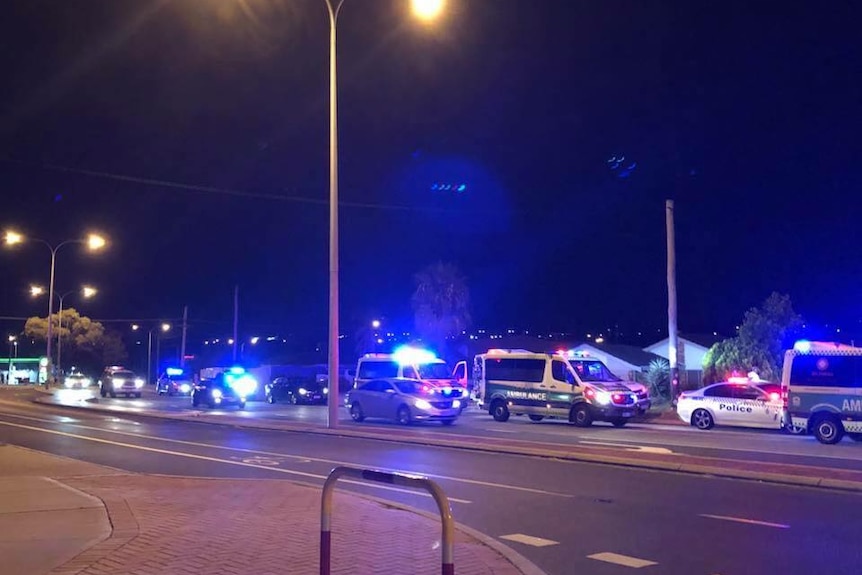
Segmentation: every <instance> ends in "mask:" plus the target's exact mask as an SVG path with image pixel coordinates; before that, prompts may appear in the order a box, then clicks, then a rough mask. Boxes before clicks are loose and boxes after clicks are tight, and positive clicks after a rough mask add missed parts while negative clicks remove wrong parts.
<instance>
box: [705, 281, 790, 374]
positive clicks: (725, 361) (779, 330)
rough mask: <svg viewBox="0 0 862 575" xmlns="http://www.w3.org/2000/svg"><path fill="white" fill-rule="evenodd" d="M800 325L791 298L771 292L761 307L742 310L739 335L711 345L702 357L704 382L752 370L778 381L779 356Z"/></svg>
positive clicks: (788, 345)
mask: <svg viewBox="0 0 862 575" xmlns="http://www.w3.org/2000/svg"><path fill="white" fill-rule="evenodd" d="M801 325H802V318H801V317H800V316H799V314H797V313H796V312H795V311H794V310H793V305H792V304H791V302H790V297H789V296H787V295H784V294H779V293H775V292H773V293H772V295H770V296H769V297H768V298H766V301H764V302H763V304H761V306H760V307H757V308H751V309H749V310H748V311H747V312H745V317H744V319H743V321H742V324H741V325H740V326H739V335H737V336H736V337H734V338H730V339H726V340H724V341H720V342H718V343H717V344H715V345H713V346H712V347H711V348H710V350H709V351H708V352H707V354H706V355H705V356H704V359H703V380H704V383H707V384H709V383H714V382H716V381H724V380H726V379H727V378H728V377H729V376H731V375H733V374H740V375H746V374H748V373H749V372H751V371H754V372H756V373H757V375H758V376H759V377H760V378H761V379H766V380H772V381H777V380H778V378H779V377H780V376H781V365H782V355H783V352H784V350H785V349H787V348H789V347H790V345H791V343H792V340H793V339H794V338H795V336H796V334H797V333H798V330H799V327H800V326H801Z"/></svg>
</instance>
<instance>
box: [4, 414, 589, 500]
mask: <svg viewBox="0 0 862 575" xmlns="http://www.w3.org/2000/svg"><path fill="white" fill-rule="evenodd" d="M4 415H7V414H4ZM8 416H9V417H15V418H18V419H26V420H30V421H38V422H40V423H49V424H52V425H59V424H58V423H57V422H56V421H53V420H50V419H39V418H37V417H28V416H25V415H11V414H8ZM64 425H68V426H69V427H78V428H81V429H89V430H92V431H99V432H101V433H106V434H110V433H113V434H116V435H126V436H129V437H136V438H139V439H150V440H153V441H163V442H166V443H175V444H177V445H191V446H193V447H205V448H207V449H221V450H224V451H235V452H238V453H248V454H251V455H262V456H265V457H282V458H284V459H293V460H297V461H299V462H301V463H309V462H315V463H326V464H332V465H348V466H352V467H369V468H374V469H377V470H379V471H389V472H393V473H394V472H401V471H403V470H398V469H388V468H384V467H379V466H376V465H368V464H364V463H356V462H353V461H338V460H335V459H322V458H314V457H307V456H304V455H290V454H287V453H277V452H273V451H260V450H257V449H245V448H242V447H229V446H225V445H211V444H209V443H199V442H197V441H184V440H182V439H168V438H166V437H156V436H153V435H146V434H143V433H132V432H129V431H119V430H115V429H104V428H102V427H94V426H91V425H81V424H75V423H68V424H64ZM413 473H420V474H421V475H424V476H426V477H429V478H432V479H443V480H446V481H454V482H456V483H467V484H470V485H481V486H483V487H495V488H498V489H509V490H511V491H522V492H525V493H535V494H538V495H551V496H554V497H566V498H572V497H574V495H571V494H569V493H558V492H555V491H544V490H542V489H535V488H532V487H521V486H519V485H506V484H503V483H493V482H489V481H479V480H478V479H465V478H462V477H452V476H449V475H437V474H432V473H421V472H415V471H414V472H413Z"/></svg>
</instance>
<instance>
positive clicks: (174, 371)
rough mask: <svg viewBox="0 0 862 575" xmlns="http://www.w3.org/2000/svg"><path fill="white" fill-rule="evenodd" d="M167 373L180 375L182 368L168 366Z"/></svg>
mask: <svg viewBox="0 0 862 575" xmlns="http://www.w3.org/2000/svg"><path fill="white" fill-rule="evenodd" d="M167 374H168V375H182V374H183V370H182V369H180V368H178V367H169V368H168V369H167Z"/></svg>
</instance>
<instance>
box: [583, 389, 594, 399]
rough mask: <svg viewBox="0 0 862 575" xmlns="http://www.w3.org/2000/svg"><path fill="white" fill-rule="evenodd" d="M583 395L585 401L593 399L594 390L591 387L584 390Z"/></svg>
mask: <svg viewBox="0 0 862 575" xmlns="http://www.w3.org/2000/svg"><path fill="white" fill-rule="evenodd" d="M584 395H585V396H586V397H587V399H593V398H594V397H595V396H596V390H595V389H593V388H592V387H588V388H586V389H585V390H584Z"/></svg>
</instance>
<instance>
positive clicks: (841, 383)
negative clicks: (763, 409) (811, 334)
mask: <svg viewBox="0 0 862 575" xmlns="http://www.w3.org/2000/svg"><path fill="white" fill-rule="evenodd" d="M781 385H782V388H783V389H784V391H785V396H786V407H787V413H788V416H789V419H790V421H791V422H792V425H793V426H794V427H798V428H802V429H805V430H807V431H808V432H809V433H813V434H814V437H816V438H817V440H818V441H820V443H825V444H832V443H838V442H839V441H841V439H842V438H843V437H844V435H845V434H846V435H848V436H849V437H850V438H851V439H853V440H855V441H862V348H859V347H853V346H849V345H844V344H840V343H824V342H813V341H804V340H803V341H798V342H796V344H795V345H794V346H793V349H791V350H788V351H786V352H785V353H784V367H783V369H782V374H781Z"/></svg>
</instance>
